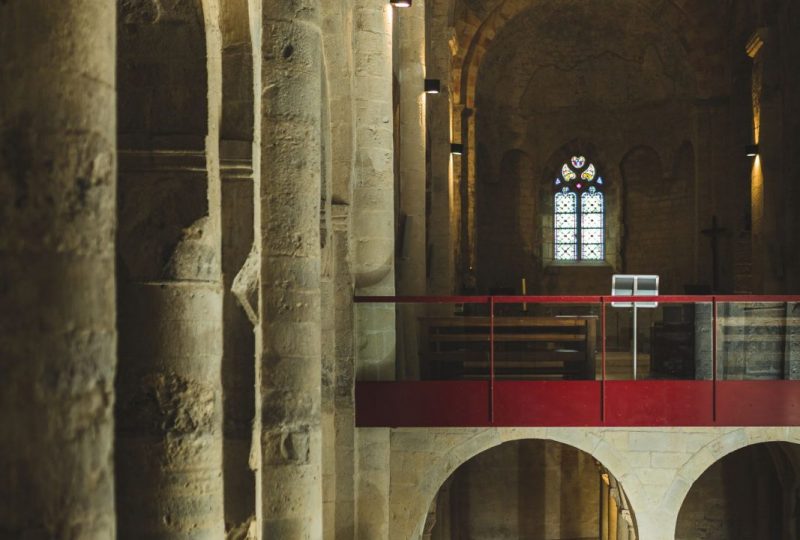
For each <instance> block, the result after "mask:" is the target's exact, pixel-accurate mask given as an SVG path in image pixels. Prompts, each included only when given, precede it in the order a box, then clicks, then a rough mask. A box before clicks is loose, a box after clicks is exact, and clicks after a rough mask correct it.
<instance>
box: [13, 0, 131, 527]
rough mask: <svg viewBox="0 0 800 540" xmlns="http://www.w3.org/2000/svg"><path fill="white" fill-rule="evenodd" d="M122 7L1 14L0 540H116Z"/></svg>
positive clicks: (43, 2)
mask: <svg viewBox="0 0 800 540" xmlns="http://www.w3.org/2000/svg"><path fill="white" fill-rule="evenodd" d="M115 18H116V9H115V3H114V2H85V1H77V0H64V1H61V2H51V1H49V0H31V1H26V2H11V3H8V2H4V3H2V4H0V50H2V51H3V52H2V54H1V55H0V103H2V105H0V230H1V231H2V233H0V306H2V308H0V471H2V473H0V476H1V477H2V480H0V537H2V538H70V539H75V540H78V539H86V540H88V539H97V540H100V539H109V538H110V539H113V538H114V537H115V522H114V471H113V460H112V450H113V436H114V428H113V414H112V413H113V404H114V368H115V364H116V347H117V343H116V313H115V285H114V228H115V226H114V224H115V219H114V209H115V208H114V199H115V190H116V157H115V154H116V150H115V147H116V110H115V98H116V91H115V67H114V61H115V58H114V51H115Z"/></svg>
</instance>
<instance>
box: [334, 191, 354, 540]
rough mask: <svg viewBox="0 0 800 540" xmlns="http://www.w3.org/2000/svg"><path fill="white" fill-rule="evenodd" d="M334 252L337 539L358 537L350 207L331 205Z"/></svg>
mask: <svg viewBox="0 0 800 540" xmlns="http://www.w3.org/2000/svg"><path fill="white" fill-rule="evenodd" d="M331 224H332V228H333V234H332V237H333V238H332V240H333V250H334V255H333V256H334V294H335V302H334V309H335V313H334V321H335V330H334V331H335V335H336V339H335V342H336V349H335V352H336V359H335V363H336V366H335V370H334V371H335V373H336V381H335V385H334V403H335V417H334V423H335V432H336V441H335V442H336V465H335V466H336V480H335V483H336V506H335V526H336V538H344V539H348V540H349V539H351V538H354V537H355V490H356V488H355V476H356V472H355V438H356V435H355V396H354V392H353V387H354V379H355V364H354V362H353V359H354V351H353V344H354V335H353V333H354V318H353V273H352V270H351V257H350V239H349V232H350V206H349V205H344V204H335V205H332V220H331Z"/></svg>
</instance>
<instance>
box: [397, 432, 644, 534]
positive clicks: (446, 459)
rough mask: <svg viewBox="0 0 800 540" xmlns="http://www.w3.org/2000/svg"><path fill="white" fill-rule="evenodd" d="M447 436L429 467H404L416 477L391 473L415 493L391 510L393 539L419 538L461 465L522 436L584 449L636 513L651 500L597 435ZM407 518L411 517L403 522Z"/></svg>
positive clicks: (627, 465) (632, 472) (621, 459)
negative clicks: (440, 494) (447, 442)
mask: <svg viewBox="0 0 800 540" xmlns="http://www.w3.org/2000/svg"><path fill="white" fill-rule="evenodd" d="M444 439H445V438H443V440H441V441H438V444H437V447H436V451H437V456H436V459H434V460H431V461H430V462H429V465H428V466H427V467H424V468H412V467H404V468H403V470H402V473H403V475H404V476H405V475H415V476H413V477H412V478H407V477H403V478H398V477H397V476H398V475H396V474H393V475H392V483H393V484H395V483H397V484H398V485H406V486H407V485H409V484H411V485H413V490H414V493H415V495H414V496H413V497H409V500H404V503H409V502H410V504H405V505H404V507H403V508H402V509H399V508H397V509H395V511H393V512H392V519H393V520H395V521H396V522H395V523H394V524H393V526H392V528H391V534H392V539H395V538H396V539H400V538H403V539H407V538H420V535H421V534H422V531H423V528H424V526H425V520H426V518H427V515H428V509H429V508H430V506H431V503H432V501H433V500H434V497H435V496H436V494H437V493H438V491H439V488H440V487H441V486H442V485H443V484H444V482H445V481H446V480H447V479H448V478H449V477H450V476H451V475H452V474H453V473H454V472H455V470H456V469H458V467H460V466H461V465H462V464H464V463H466V462H467V461H469V460H470V459H471V458H473V457H475V456H477V455H478V454H480V453H483V452H486V451H487V450H490V449H492V448H494V447H496V446H499V445H501V444H503V443H506V442H510V441H516V440H522V439H541V440H547V441H553V442H557V443H561V444H564V445H567V446H570V447H573V448H576V449H578V450H581V451H583V452H585V453H587V454H589V455H590V456H592V457H593V458H594V459H596V460H597V461H598V462H600V464H602V465H603V467H605V468H606V469H607V470H608V471H609V472H610V473H611V474H612V475H613V476H614V477H615V478H616V479H617V480H618V481H619V483H620V484H621V485H622V486H623V488H624V490H625V494H626V496H627V497H628V500H629V501H630V504H631V507H632V508H633V510H634V512H636V509H637V508H639V507H644V506H645V505H646V503H647V502H648V498H647V494H646V490H645V486H643V485H642V482H641V480H640V479H639V477H638V475H637V474H636V472H635V468H634V467H633V466H632V465H631V464H630V462H629V461H627V460H626V459H625V458H624V457H623V456H622V455H621V454H620V453H619V452H618V451H617V449H616V448H614V446H613V445H612V444H611V443H609V442H608V441H607V440H605V439H604V438H602V436H601V435H598V434H594V433H588V432H578V433H576V432H574V430H570V429H543V428H523V429H513V430H503V431H498V430H494V429H492V430H485V431H482V432H480V433H478V434H473V435H472V436H467V437H466V439H464V440H461V441H458V442H456V443H455V444H453V445H452V446H448V445H445V444H443V443H444ZM393 442H394V439H393ZM393 461H394V459H393ZM393 473H394V471H393ZM393 491H394V490H393ZM404 517H406V518H408V520H407V521H401V520H402V519H403V518H404Z"/></svg>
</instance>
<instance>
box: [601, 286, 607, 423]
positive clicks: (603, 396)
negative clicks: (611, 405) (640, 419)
mask: <svg viewBox="0 0 800 540" xmlns="http://www.w3.org/2000/svg"><path fill="white" fill-rule="evenodd" d="M600 362H601V364H602V375H601V379H600V380H601V382H600V421H601V422H602V423H604V424H605V423H606V297H605V296H601V297H600Z"/></svg>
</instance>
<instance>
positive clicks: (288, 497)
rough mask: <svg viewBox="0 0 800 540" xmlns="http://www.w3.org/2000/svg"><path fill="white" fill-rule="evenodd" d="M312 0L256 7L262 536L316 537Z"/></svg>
mask: <svg viewBox="0 0 800 540" xmlns="http://www.w3.org/2000/svg"><path fill="white" fill-rule="evenodd" d="M320 22H321V17H320V2H319V0H301V1H300V2H277V3H270V4H267V5H265V6H264V12H263V16H262V23H263V24H262V28H263V39H264V43H263V47H262V52H263V71H262V82H263V88H264V90H263V92H262V93H261V100H262V101H261V104H262V107H263V114H262V115H261V122H262V124H261V128H262V136H263V144H262V147H261V150H262V174H261V177H260V182H259V186H260V187H259V195H258V196H259V198H260V203H261V209H260V212H261V220H260V223H261V229H260V239H259V240H258V241H259V242H260V244H261V261H262V266H261V318H260V327H259V332H260V340H257V342H259V343H261V344H263V345H262V347H261V350H258V351H257V360H256V429H257V430H258V431H259V437H260V440H259V441H258V450H259V460H258V461H259V463H258V467H259V471H258V478H257V482H259V484H260V485H259V486H258V489H257V498H258V500H257V503H256V507H257V512H258V513H259V516H258V517H259V527H260V529H261V530H260V534H261V535H263V537H264V538H298V539H299V538H321V537H322V464H321V460H322V440H321V439H322V432H321V416H320V414H321V413H320V400H321V353H320V339H321V330H320V309H321V305H320V196H321V188H320V183H321V145H322V140H321V133H320V130H321V122H322V115H321V107H320V100H321V96H322V69H323V68H322V64H321V46H322V43H321V39H322V37H321V35H320Z"/></svg>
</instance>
